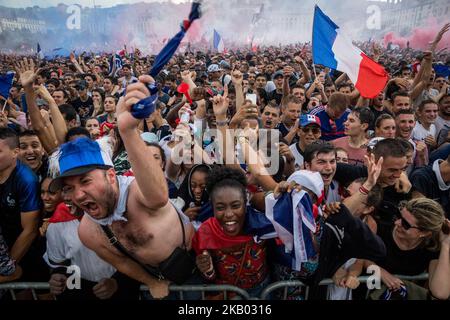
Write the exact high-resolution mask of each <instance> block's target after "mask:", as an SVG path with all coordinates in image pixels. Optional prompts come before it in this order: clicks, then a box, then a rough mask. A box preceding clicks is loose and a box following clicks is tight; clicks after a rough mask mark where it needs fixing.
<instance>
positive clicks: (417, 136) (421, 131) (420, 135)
mask: <svg viewBox="0 0 450 320" xmlns="http://www.w3.org/2000/svg"><path fill="white" fill-rule="evenodd" d="M429 135H432V136H433V138H436V126H435V125H434V124H432V125H431V126H430V129H429V130H427V129H425V128H424V127H423V126H422V124H421V123H420V122H416V126H415V127H414V129H413V131H412V138H413V140H416V141H424V140H425V138H426V137H427V136H429Z"/></svg>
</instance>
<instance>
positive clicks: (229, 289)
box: [0, 273, 428, 300]
mask: <svg viewBox="0 0 450 320" xmlns="http://www.w3.org/2000/svg"><path fill="white" fill-rule="evenodd" d="M396 277H398V278H399V279H401V280H409V281H420V280H427V279H428V274H427V273H423V274H420V275H416V276H404V275H396ZM358 280H359V281H360V283H361V284H363V283H366V282H367V281H368V280H370V277H368V276H364V277H358ZM333 283H334V282H333V280H332V279H324V280H322V281H321V282H320V283H319V286H327V285H330V284H333ZM292 287H299V288H302V287H304V288H305V296H304V297H305V299H308V297H309V287H308V286H306V285H305V284H304V283H303V282H301V281H296V280H289V281H277V282H274V283H271V284H270V285H268V286H267V287H266V288H265V289H264V290H263V291H262V293H261V295H260V296H259V297H251V296H250V295H249V294H248V292H247V291H245V290H244V289H241V288H238V287H235V286H232V285H211V284H208V285H207V284H204V285H186V286H177V285H171V286H169V290H170V292H176V293H177V294H178V297H179V299H180V300H185V295H186V294H187V293H198V292H199V293H200V294H201V299H202V300H205V299H206V295H207V292H216V293H217V292H222V293H223V298H224V300H228V298H229V297H230V294H229V293H234V294H235V295H238V296H239V297H240V298H241V299H243V300H250V299H251V300H255V299H257V300H258V299H261V300H268V298H269V297H270V296H271V295H272V294H273V293H274V292H275V291H277V290H283V294H282V299H283V300H286V299H287V296H288V289H289V288H292ZM1 290H6V291H8V292H9V293H10V294H11V298H12V299H13V300H16V294H15V291H16V290H31V293H32V296H33V299H34V300H38V295H37V293H36V290H50V286H49V284H48V283H47V282H9V283H2V284H0V291H1ZM140 290H141V291H142V292H147V291H148V288H147V287H146V286H145V285H142V286H141V287H140ZM366 298H367V295H366Z"/></svg>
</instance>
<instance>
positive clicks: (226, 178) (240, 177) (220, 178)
mask: <svg viewBox="0 0 450 320" xmlns="http://www.w3.org/2000/svg"><path fill="white" fill-rule="evenodd" d="M208 180H209V181H208V184H207V185H206V190H207V191H208V193H209V195H210V200H211V201H212V199H213V198H214V196H215V193H216V192H217V190H219V189H222V188H226V187H229V188H236V189H239V190H240V191H241V193H242V197H243V198H244V202H247V191H246V188H247V178H246V177H245V174H244V173H243V172H242V171H240V170H236V169H232V168H228V167H224V166H220V165H217V166H214V167H213V168H212V171H211V173H210V175H209V178H208Z"/></svg>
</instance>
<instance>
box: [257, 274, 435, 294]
mask: <svg viewBox="0 0 450 320" xmlns="http://www.w3.org/2000/svg"><path fill="white" fill-rule="evenodd" d="M395 276H396V277H397V278H399V279H400V280H409V281H420V280H427V279H428V273H422V274H419V275H416V276H404V275H395ZM370 279H371V278H370V277H369V276H364V277H358V280H359V282H360V283H361V284H362V283H367V281H368V280H370ZM330 284H334V282H333V280H332V279H324V280H322V281H320V283H319V286H328V285H330ZM292 287H294V288H295V287H299V288H301V287H305V296H304V297H305V299H306V300H307V299H308V298H309V287H308V286H306V285H305V284H304V283H303V282H301V281H296V280H289V281H277V282H274V283H271V284H270V285H268V286H267V287H266V288H265V289H264V290H263V291H262V292H261V297H260V299H261V300H267V298H268V297H269V296H270V295H271V294H272V293H274V292H275V291H277V290H283V295H282V299H283V300H286V299H287V293H288V289H289V288H292ZM368 294H369V292H367V294H366V298H367V296H368Z"/></svg>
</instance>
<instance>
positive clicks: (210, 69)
mask: <svg viewBox="0 0 450 320" xmlns="http://www.w3.org/2000/svg"><path fill="white" fill-rule="evenodd" d="M220 70H222V69H220V67H219V66H218V65H217V64H215V63H213V64H212V65H210V66H209V67H208V73H210V72H218V71H220Z"/></svg>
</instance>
